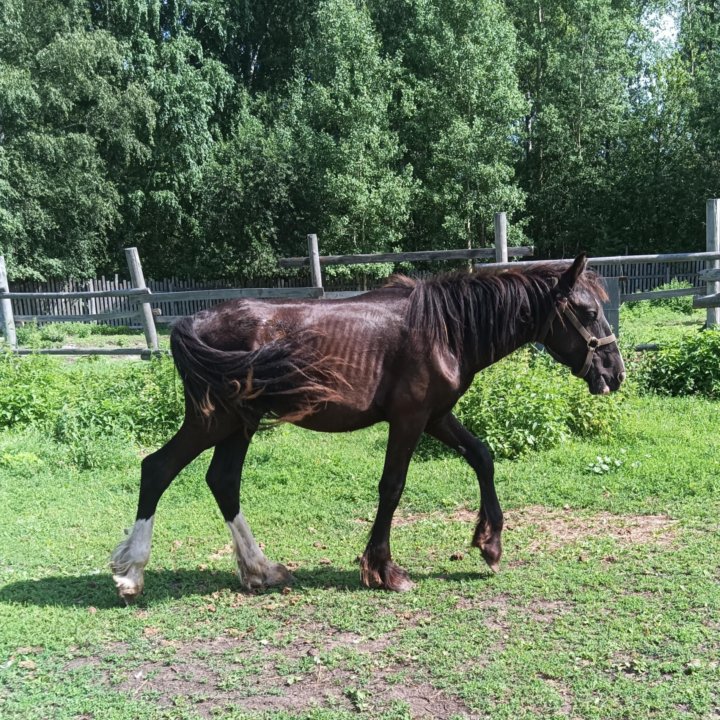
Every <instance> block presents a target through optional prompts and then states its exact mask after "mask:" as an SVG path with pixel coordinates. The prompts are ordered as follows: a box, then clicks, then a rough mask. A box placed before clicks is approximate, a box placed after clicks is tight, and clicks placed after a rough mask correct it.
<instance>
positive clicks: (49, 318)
mask: <svg viewBox="0 0 720 720" xmlns="http://www.w3.org/2000/svg"><path fill="white" fill-rule="evenodd" d="M139 316H140V313H139V312H138V311H137V310H135V311H133V310H126V311H123V310H117V311H114V312H106V313H94V314H92V315H33V314H32V313H31V314H26V315H16V316H15V319H16V320H17V321H18V322H31V321H32V320H36V321H37V322H85V321H88V322H89V321H97V320H122V319H125V318H128V319H129V318H138V317H139Z"/></svg>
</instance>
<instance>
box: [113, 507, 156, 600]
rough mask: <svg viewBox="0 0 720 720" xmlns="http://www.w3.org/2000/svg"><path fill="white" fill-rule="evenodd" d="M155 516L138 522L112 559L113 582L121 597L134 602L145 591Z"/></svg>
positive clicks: (117, 548) (116, 549)
mask: <svg viewBox="0 0 720 720" xmlns="http://www.w3.org/2000/svg"><path fill="white" fill-rule="evenodd" d="M154 519H155V516H152V517H150V518H148V519H147V520H137V521H136V522H135V524H134V525H133V528H132V530H131V531H130V534H129V535H128V536H127V537H126V538H125V540H123V541H122V542H121V543H120V544H119V545H118V546H117V547H116V548H115V551H114V552H113V554H112V556H111V557H110V567H111V569H112V573H113V580H114V581H115V585H116V587H117V589H118V593H119V594H120V597H122V598H123V599H125V600H133V599H135V598H136V597H137V596H138V595H140V593H141V592H142V590H143V586H144V583H145V580H144V574H145V573H144V571H145V566H146V565H147V562H148V560H149V559H150V546H151V544H152V532H153V523H154Z"/></svg>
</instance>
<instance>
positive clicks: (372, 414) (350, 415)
mask: <svg viewBox="0 0 720 720" xmlns="http://www.w3.org/2000/svg"><path fill="white" fill-rule="evenodd" d="M381 420H383V418H382V417H381V415H380V413H379V412H378V411H377V410H375V409H369V410H360V411H359V410H357V409H355V408H350V407H345V406H343V405H329V406H327V407H325V408H321V409H319V410H317V411H316V412H314V413H313V414H312V415H308V416H307V417H304V418H303V419H302V420H299V421H298V422H296V423H294V424H295V425H297V426H298V427H301V428H305V430H315V431H316V432H350V431H352V430H360V429H361V428H365V427H369V426H370V425H374V424H375V423H378V422H380V421H381Z"/></svg>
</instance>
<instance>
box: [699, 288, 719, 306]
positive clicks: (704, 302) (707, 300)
mask: <svg viewBox="0 0 720 720" xmlns="http://www.w3.org/2000/svg"><path fill="white" fill-rule="evenodd" d="M693 307H694V308H709V309H710V308H720V292H718V293H713V294H712V295H696V296H695V297H694V298H693Z"/></svg>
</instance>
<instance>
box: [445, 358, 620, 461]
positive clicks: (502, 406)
mask: <svg viewBox="0 0 720 720" xmlns="http://www.w3.org/2000/svg"><path fill="white" fill-rule="evenodd" d="M618 412H619V405H618V400H617V396H610V397H595V396H592V395H590V393H589V392H588V388H587V385H586V384H585V382H583V381H581V380H578V379H576V378H573V377H572V375H571V374H570V373H569V372H568V370H567V369H566V368H564V367H561V366H560V365H558V364H557V363H555V362H554V361H552V360H551V359H550V358H549V356H547V355H546V354H544V353H542V354H541V353H537V352H536V351H534V350H524V351H521V352H518V353H514V354H513V355H512V356H510V357H509V358H506V359H505V360H503V361H501V362H499V363H497V364H496V365H493V366H491V367H489V368H487V369H486V370H483V371H482V372H481V373H480V374H479V375H478V376H477V378H476V379H475V382H474V383H473V384H472V386H471V387H470V389H469V390H468V392H467V393H466V394H465V395H464V396H463V397H462V398H461V400H460V402H459V403H458V405H457V407H456V413H457V415H458V417H459V419H460V421H461V422H462V423H463V424H464V425H465V426H466V427H467V428H468V429H469V430H470V431H471V432H473V433H474V434H476V435H477V436H478V437H480V438H481V439H483V440H484V441H485V442H486V443H487V444H488V446H489V447H490V449H491V450H492V452H493V454H494V456H495V457H506V458H512V457H517V456H519V455H521V454H523V453H525V452H527V451H529V450H533V449H540V448H547V447H551V446H553V445H556V444H558V443H559V442H561V441H562V440H564V439H565V438H567V437H569V436H571V435H578V436H583V437H588V436H597V435H603V434H610V433H611V432H612V429H613V426H614V424H615V420H616V418H617V416H618Z"/></svg>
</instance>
